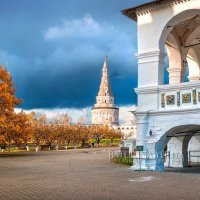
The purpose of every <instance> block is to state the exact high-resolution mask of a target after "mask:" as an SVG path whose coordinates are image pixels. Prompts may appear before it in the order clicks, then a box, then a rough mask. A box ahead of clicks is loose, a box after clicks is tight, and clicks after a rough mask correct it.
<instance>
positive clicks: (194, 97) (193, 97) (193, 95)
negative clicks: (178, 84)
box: [192, 89, 197, 105]
mask: <svg viewBox="0 0 200 200" xmlns="http://www.w3.org/2000/svg"><path fill="white" fill-rule="evenodd" d="M192 100H193V104H194V105H196V104H197V91H196V89H193V90H192Z"/></svg>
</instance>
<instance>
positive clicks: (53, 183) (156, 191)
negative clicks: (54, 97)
mask: <svg viewBox="0 0 200 200" xmlns="http://www.w3.org/2000/svg"><path fill="white" fill-rule="evenodd" d="M197 172H198V170H196V171H194V173H177V172H176V173H174V172H164V173H156V172H133V171H131V170H130V169H129V167H126V166H122V165H120V164H114V163H112V162H109V159H108V149H105V150H104V149H102V150H95V149H94V150H90V149H89V150H87V149H86V150H69V151H57V152H56V151H52V152H37V153H21V154H18V155H17V156H16V155H15V156H2V154H1V157H0V200H44V199H45V200H61V199H62V200H63V199H66V200H78V199H81V200H86V199H87V200H92V199H96V200H100V199H102V200H106V199H115V200H117V199H119V200H123V199H124V200H128V199H131V200H133V199H134V200H139V199H140V200H145V199H148V200H151V199H152V200H157V199H160V200H161V199H162V200H164V199H167V200H172V199H173V200H175V199H176V200H179V199H180V200H184V199H185V200H190V199H192V200H197V199H200V192H199V189H200V186H199V185H200V174H199V173H197Z"/></svg>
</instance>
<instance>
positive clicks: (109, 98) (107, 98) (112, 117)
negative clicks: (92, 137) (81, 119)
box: [92, 58, 119, 126]
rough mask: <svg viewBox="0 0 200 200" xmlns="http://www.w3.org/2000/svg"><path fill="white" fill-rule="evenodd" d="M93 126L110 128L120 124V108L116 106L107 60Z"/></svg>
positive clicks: (93, 110) (93, 111) (94, 112)
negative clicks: (100, 125) (99, 125)
mask: <svg viewBox="0 0 200 200" xmlns="http://www.w3.org/2000/svg"><path fill="white" fill-rule="evenodd" d="M92 124H102V125H108V126H112V125H118V124H119V108H116V107H115V105H114V97H113V95H112V91H111V86H110V80H109V73H108V65H107V60H106V58H105V60H104V65H103V69H102V78H101V85H100V89H99V93H98V96H97V97H96V104H95V105H94V107H93V108H92Z"/></svg>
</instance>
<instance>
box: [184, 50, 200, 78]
mask: <svg viewBox="0 0 200 200" xmlns="http://www.w3.org/2000/svg"><path fill="white" fill-rule="evenodd" d="M198 49H199V48H198V47H197V48H196V47H192V48H189V50H188V53H187V57H186V59H187V63H188V67H189V77H188V78H189V80H190V81H198V80H199V79H200V62H199V56H198V51H199V50H200V49H199V50H198Z"/></svg>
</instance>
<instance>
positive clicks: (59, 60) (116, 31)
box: [0, 0, 147, 109]
mask: <svg viewBox="0 0 200 200" xmlns="http://www.w3.org/2000/svg"><path fill="white" fill-rule="evenodd" d="M0 2H1V8H0V13H1V18H0V26H1V28H0V35H1V37H0V44H1V46H0V62H1V63H2V64H5V63H6V61H8V64H9V67H8V69H9V70H10V71H11V73H12V75H13V78H14V81H15V85H16V88H17V95H18V96H19V97H21V98H23V99H24V103H23V105H22V106H21V107H23V108H26V109H32V108H54V107H78V108H81V107H85V106H90V105H92V104H94V102H95V97H96V95H97V92H98V89H99V84H100V78H101V68H102V65H103V58H104V55H107V56H108V63H109V67H110V75H111V84H112V89H113V93H114V95H115V100H116V103H117V104H118V105H125V104H134V103H135V102H136V97H135V95H134V93H133V88H134V87H136V82H137V80H136V78H137V71H136V69H137V68H136V60H135V57H134V53H136V49H137V46H136V25H135V24H134V23H133V22H131V21H130V20H128V19H127V18H125V17H124V16H122V15H121V13H120V11H121V10H122V9H124V8H127V7H131V6H135V5H136V4H139V3H143V2H145V1H139V0H138V1H130V0H95V1H94V0H84V1H82V0H74V1H66V0H58V1H55V0H42V1H39V0H14V1H12V3H11V2H9V1H6V0H0ZM146 2H147V1H146Z"/></svg>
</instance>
